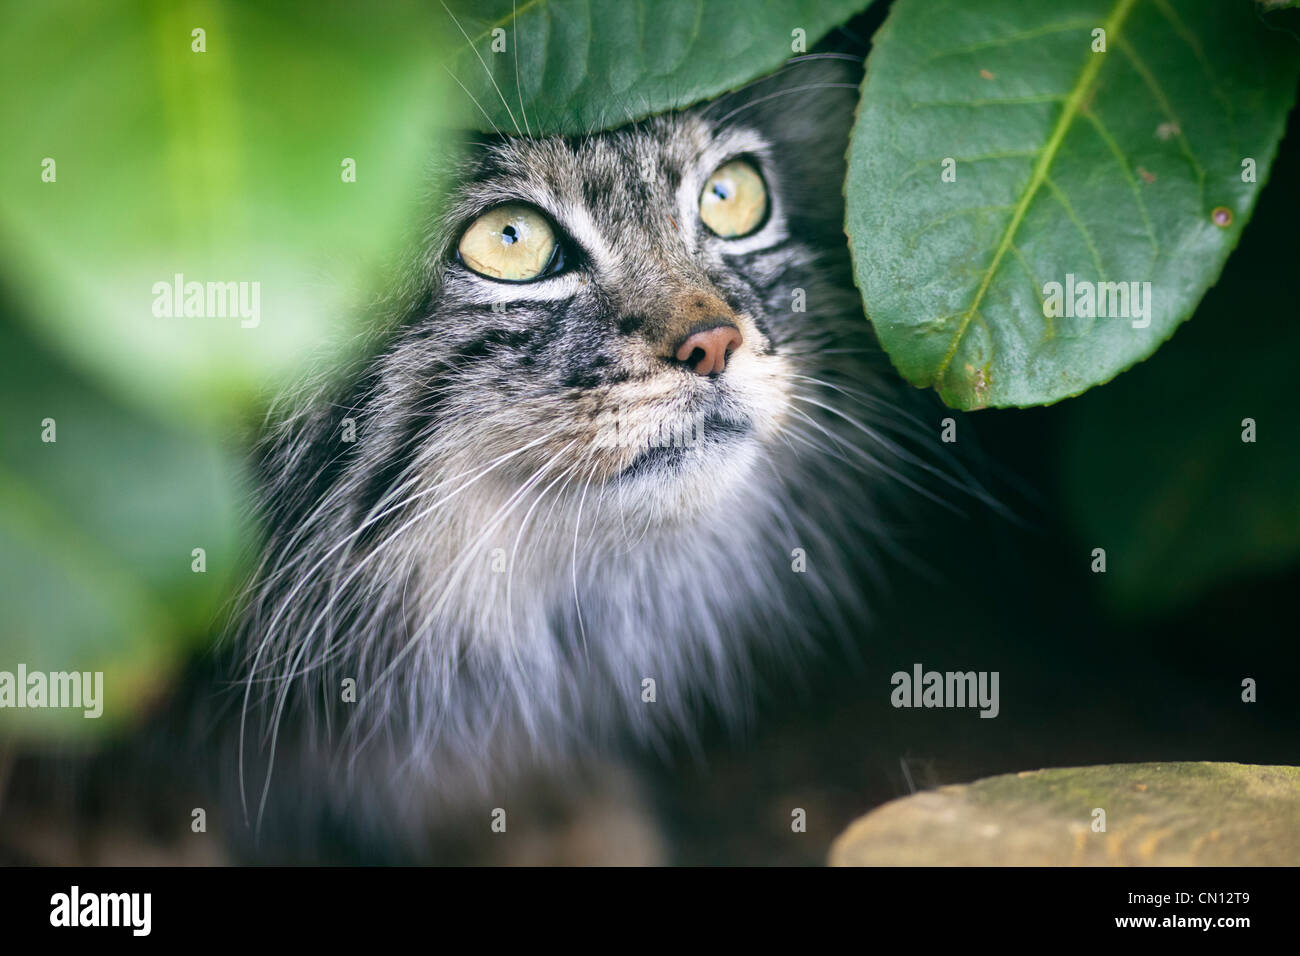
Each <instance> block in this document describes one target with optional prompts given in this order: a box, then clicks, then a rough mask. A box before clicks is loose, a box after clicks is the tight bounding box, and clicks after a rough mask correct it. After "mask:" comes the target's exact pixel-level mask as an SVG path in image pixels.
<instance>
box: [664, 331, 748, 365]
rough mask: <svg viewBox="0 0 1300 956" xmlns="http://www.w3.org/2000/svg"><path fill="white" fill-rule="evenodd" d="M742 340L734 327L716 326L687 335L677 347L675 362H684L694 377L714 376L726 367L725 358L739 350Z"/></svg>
mask: <svg viewBox="0 0 1300 956" xmlns="http://www.w3.org/2000/svg"><path fill="white" fill-rule="evenodd" d="M743 341H744V339H742V338H741V336H740V329H738V328H736V327H735V326H734V325H717V326H714V327H713V328H711V329H704V330H703V331H700V332H695V333H693V334H691V335H688V336H687V337H686V338H685V339H683V340H682V344H681V345H679V346H677V351H676V353H675V354H676V356H677V361H679V362H684V363H685V364H686V365H687V366H688V367H690V368H691V369H692V370H693V371H694V372H695V374H696V375H714V374H716V373H718V372H721V371H722V370H723V369H724V368H725V367H726V365H727V356H728V355H730V354H731V353H732V352H734V351H736V349H738V348H740V344H741V342H743Z"/></svg>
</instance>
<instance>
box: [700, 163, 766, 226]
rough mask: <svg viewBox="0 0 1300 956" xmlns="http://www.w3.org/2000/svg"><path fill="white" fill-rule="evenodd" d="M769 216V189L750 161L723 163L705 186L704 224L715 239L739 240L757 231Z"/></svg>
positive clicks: (701, 202) (703, 203) (703, 197)
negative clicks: (717, 237) (716, 237)
mask: <svg viewBox="0 0 1300 956" xmlns="http://www.w3.org/2000/svg"><path fill="white" fill-rule="evenodd" d="M766 216H767V185H766V184H765V183H764V182H763V177H762V176H761V175H760V174H759V172H758V170H757V169H755V168H754V164H753V163H751V162H749V161H748V160H746V159H743V158H742V159H733V160H732V161H731V162H728V163H723V164H722V165H721V166H719V167H718V168H717V169H716V170H714V171H713V175H712V176H710V177H709V178H708V180H707V181H705V183H704V189H703V190H702V191H701V193H700V220H701V221H702V222H703V223H704V225H705V226H706V227H708V229H709V231H711V232H712V233H713V234H714V235H715V236H719V237H721V238H723V239H738V238H740V237H742V236H748V235H749V234H751V233H753V232H755V231H757V230H758V229H759V228H760V227H761V226H762V225H763V220H764V219H765V218H766Z"/></svg>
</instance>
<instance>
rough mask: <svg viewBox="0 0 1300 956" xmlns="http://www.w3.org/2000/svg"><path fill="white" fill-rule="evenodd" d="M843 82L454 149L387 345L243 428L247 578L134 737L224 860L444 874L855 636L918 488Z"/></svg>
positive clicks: (741, 707)
mask: <svg viewBox="0 0 1300 956" xmlns="http://www.w3.org/2000/svg"><path fill="white" fill-rule="evenodd" d="M860 78H861V64H860V62H859V60H858V59H857V58H855V57H848V56H844V57H841V56H833V55H832V56H813V57H805V58H799V59H797V60H795V61H791V62H790V63H788V64H787V65H786V66H784V67H783V68H782V69H780V70H779V71H777V72H776V73H775V74H773V75H771V76H769V77H765V78H763V79H761V80H759V81H757V82H755V83H753V84H750V85H749V86H747V87H745V88H744V89H741V90H739V91H737V92H735V93H731V94H727V95H724V96H722V97H720V98H718V99H716V100H713V101H711V102H708V103H705V104H703V105H700V106H695V107H691V108H687V109H683V110H679V111H676V112H673V113H669V114H665V115H661V116H655V117H650V118H647V119H643V120H640V121H637V122H634V123H631V124H629V125H627V126H625V127H623V128H621V129H616V130H613V131H609V132H598V133H592V134H589V135H584V136H570V137H536V138H534V137H526V136H512V135H503V134H498V135H492V136H483V137H478V138H476V139H475V140H474V141H473V142H470V143H469V144H467V146H466V148H465V152H464V153H463V154H462V156H461V158H460V159H459V160H458V161H457V162H456V164H455V166H454V168H452V169H451V170H450V176H449V178H450V182H451V185H450V187H449V188H448V198H447V201H445V202H444V203H443V204H442V208H441V212H440V214H439V218H438V220H437V221H436V222H435V223H434V224H433V225H432V227H431V228H430V230H429V235H430V241H429V244H428V247H427V248H426V249H424V250H422V251H421V256H420V263H419V267H418V269H417V270H416V272H415V279H414V281H413V283H412V293H411V295H410V296H409V302H410V305H409V307H408V308H407V309H406V311H405V314H404V316H403V319H402V321H400V322H399V323H397V325H396V327H395V328H394V329H391V330H388V331H386V332H384V333H382V338H381V341H380V342H379V343H378V346H377V347H376V348H374V349H372V350H371V351H370V352H369V353H368V357H367V358H366V359H365V360H364V361H363V362H362V363H360V364H359V365H358V367H357V368H355V369H354V370H352V371H351V372H349V373H348V374H347V375H345V376H344V377H343V381H342V383H341V384H340V383H339V382H338V381H333V382H332V383H330V384H327V385H325V386H322V387H319V388H316V389H312V390H307V391H305V392H303V393H300V394H298V395H296V396H294V397H290V398H288V399H286V400H284V401H281V402H279V403H277V404H276V405H275V406H274V407H273V409H272V411H271V413H270V415H269V416H268V423H269V424H268V427H267V431H266V434H265V436H264V439H263V441H262V443H261V445H260V446H259V450H258V471H259V476H260V485H259V492H258V494H259V500H260V517H261V520H262V524H263V527H264V528H265V529H266V538H265V541H264V544H263V547H262V552H261V558H260V561H259V563H258V567H257V571H256V573H255V574H254V576H253V578H252V580H251V581H250V583H249V585H248V587H247V588H246V589H245V591H244V593H243V597H242V600H241V602H240V604H239V607H238V612H237V615H236V623H235V625H234V626H233V628H232V631H231V634H230V636H229V637H228V639H227V640H226V641H225V642H224V643H223V645H222V646H221V648H220V649H219V650H218V651H217V652H216V653H215V654H214V655H213V656H212V657H211V658H210V659H209V660H208V661H207V662H206V663H205V664H204V665H203V667H202V668H201V669H200V671H199V675H200V676H197V677H196V678H195V679H194V680H192V681H191V682H190V684H189V685H188V687H187V689H186V690H185V691H184V692H182V693H181V694H180V695H179V697H178V699H177V702H176V703H175V705H174V707H173V709H172V711H170V712H169V713H168V714H167V715H165V716H164V717H163V718H162V719H161V720H160V722H159V728H160V730H159V734H158V735H157V739H159V740H160V741H166V743H159V744H158V753H160V754H162V753H167V752H169V751H168V748H169V747H171V748H172V749H174V747H175V741H176V740H177V739H184V740H189V741H192V744H187V745H186V746H185V747H184V748H183V749H184V750H185V751H187V752H188V753H189V754H190V755H191V756H190V757H189V758H188V759H190V760H191V761H192V763H191V764H184V763H183V761H182V763H178V762H177V761H178V758H176V757H175V755H174V754H173V756H171V757H169V758H166V759H168V760H170V761H171V768H172V771H173V773H174V774H176V775H177V776H179V778H180V779H181V780H182V782H183V783H185V784H188V785H190V786H191V787H192V788H193V789H195V790H196V791H198V793H200V794H204V793H209V794H211V793H213V792H216V793H218V794H219V796H217V797H215V798H211V797H209V798H206V799H210V800H211V799H215V801H216V807H217V808H218V809H217V812H216V814H215V815H214V816H215V819H216V820H219V821H220V822H219V825H218V826H217V827H216V828H217V829H220V830H221V831H222V832H223V833H224V834H226V837H227V839H228V843H229V846H230V848H231V849H230V852H231V854H232V858H233V859H236V860H265V859H271V860H278V861H308V860H338V859H342V860H346V861H364V862H411V861H434V862H438V861H439V860H442V859H447V858H448V857H447V856H446V855H445V854H443V855H440V854H439V850H438V848H439V847H440V846H441V847H444V848H446V847H449V846H454V845H455V843H456V840H457V839H459V838H458V837H457V834H462V835H463V833H464V832H466V831H467V830H472V831H474V832H476V833H480V834H488V833H490V832H492V830H493V829H494V828H495V829H498V830H499V829H500V826H498V824H500V825H503V826H507V827H508V824H506V822H505V821H506V820H508V819H509V814H510V812H511V810H512V808H513V807H515V806H517V805H522V803H523V801H525V800H527V799H529V798H530V797H531V798H533V799H534V800H536V799H538V795H539V794H543V793H546V792H549V791H548V788H551V787H552V786H553V785H554V784H555V782H556V781H564V780H566V779H567V780H568V781H569V782H570V784H571V786H570V788H569V789H576V790H578V791H581V790H583V789H584V788H586V787H589V786H597V785H599V784H593V783H592V781H593V780H600V779H601V778H602V774H603V773H604V771H603V770H602V769H601V768H603V767H607V766H609V764H607V763H606V762H605V761H608V760H613V759H617V755H618V754H619V753H621V752H624V751H626V750H627V749H629V748H630V749H631V750H633V751H640V750H645V749H647V748H650V749H653V748H655V747H659V746H663V745H664V744H665V742H666V741H669V740H671V739H673V738H674V737H679V736H682V735H685V736H687V737H689V735H690V734H691V733H692V728H693V727H694V726H695V724H696V722H697V721H698V720H699V719H700V718H701V716H702V715H703V714H705V713H712V714H715V715H717V716H720V717H721V718H722V719H723V720H724V721H731V722H741V723H743V721H744V720H745V718H746V715H747V713H748V712H749V710H750V708H751V706H752V699H753V690H754V683H755V671H756V669H759V668H762V667H764V666H768V667H775V668H777V669H782V670H783V669H787V668H789V667H791V666H794V665H795V664H796V663H797V661H798V660H799V659H800V657H801V656H803V655H806V654H807V653H809V652H811V650H812V648H813V647H814V645H815V643H816V636H817V634H818V633H819V632H832V633H839V634H841V635H844V634H852V633H854V631H855V630H856V629H859V628H860V621H861V619H862V615H863V614H864V613H865V607H864V603H863V594H862V591H863V583H862V568H863V566H864V565H865V566H869V565H871V563H872V562H873V561H874V555H875V554H876V553H877V552H878V551H880V550H881V549H882V547H883V545H881V543H880V541H879V539H880V537H881V536H880V535H879V533H878V527H879V525H878V515H879V507H880V505H881V503H882V501H883V499H884V498H885V497H886V496H887V495H888V494H889V493H890V491H889V488H890V486H891V485H893V486H897V485H898V484H899V482H897V481H895V479H897V478H902V479H903V480H904V483H907V479H906V475H905V474H904V472H905V471H906V470H908V469H909V468H910V467H911V466H912V464H913V463H914V462H915V458H914V456H913V455H912V454H911V453H910V452H908V451H907V450H906V449H905V447H904V446H903V445H902V444H901V439H898V438H897V437H896V436H897V433H899V432H900V431H902V430H903V429H902V427H901V423H902V421H903V417H902V416H904V415H905V414H906V413H905V411H903V410H902V409H901V406H902V404H903V402H904V399H903V396H902V391H903V389H902V387H901V385H900V383H899V382H898V380H897V378H896V376H895V375H893V373H892V372H891V371H890V370H889V369H888V366H887V363H886V362H885V361H884V360H883V359H882V357H881V353H880V351H879V349H878V347H877V345H876V343H875V340H874V338H873V336H872V333H871V330H870V326H869V323H868V321H867V319H866V318H865V316H864V315H863V309H862V304H861V299H860V296H859V294H858V292H857V290H856V289H855V288H854V284H853V280H852V270H851V264H850V261H849V253H848V249H847V245H846V241H845V236H844V232H843V195H842V188H841V183H843V182H844V173H845V165H844V164H845V160H844V156H845V151H846V148H847V142H848V134H849V129H850V126H851V123H852V119H853V114H854V109H855V105H856V98H857V87H858V82H859V81H860ZM181 712H184V713H185V714H186V715H187V716H186V717H185V718H184V721H182V720H181V719H180V718H178V717H176V716H175V715H176V714H177V713H181ZM182 723H184V724H185V726H186V727H188V730H187V731H183V730H182V726H181V725H182ZM186 733H188V734H189V736H188V737H186V736H185V734H186ZM133 746H136V747H137V750H138V747H139V745H133ZM133 756H134V757H137V758H138V757H139V754H138V752H137V753H135V754H133ZM181 766H185V767H186V769H184V770H180V769H179V768H180V767H181ZM209 778H210V779H209ZM584 781H585V782H584ZM605 782H607V781H605ZM563 789H564V788H563V787H562V786H561V787H560V790H563ZM621 792H627V791H626V790H624V791H621ZM196 799H205V798H204V797H202V796H200V797H196ZM543 802H544V801H543ZM507 832H509V831H508V829H507Z"/></svg>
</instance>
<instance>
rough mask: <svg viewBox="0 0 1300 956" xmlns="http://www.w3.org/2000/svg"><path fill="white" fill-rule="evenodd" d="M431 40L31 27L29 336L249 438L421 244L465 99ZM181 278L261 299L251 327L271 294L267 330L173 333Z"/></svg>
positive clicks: (141, 393) (272, 21) (411, 33)
mask: <svg viewBox="0 0 1300 956" xmlns="http://www.w3.org/2000/svg"><path fill="white" fill-rule="evenodd" d="M431 18H432V11H431V9H430V8H429V5H428V4H427V3H415V2H413V0H403V2H398V3H392V4H380V5H368V4H367V5H356V6H353V5H348V4H324V5H320V4H311V5H303V6H299V7H295V6H293V5H284V4H259V3H252V2H247V3H244V2H241V3H220V2H215V0H197V2H194V3H187V4H184V5H177V4H174V3H170V2H165V0H158V2H130V3H123V4H105V3H100V2H97V0H51V2H48V3H36V4H20V5H17V6H15V7H14V8H13V9H12V10H9V11H8V12H7V14H6V21H5V39H6V44H5V57H4V59H3V65H0V71H2V75H0V79H2V80H3V87H4V89H5V95H4V96H3V97H2V98H0V133H2V136H3V140H4V144H5V148H4V150H3V151H2V153H0V179H2V180H3V182H4V183H5V187H4V190H3V191H0V269H3V274H4V281H5V283H6V285H7V286H8V287H9V288H10V289H12V290H14V293H15V296H16V298H17V299H18V300H19V304H20V306H21V307H22V308H21V314H22V315H24V316H25V317H28V318H30V320H31V321H32V328H33V329H34V330H35V331H36V332H37V333H38V335H39V336H40V337H41V338H42V339H43V341H44V342H45V343H46V344H47V345H50V346H53V347H54V348H56V349H57V350H58V351H60V352H62V353H63V354H65V355H67V356H69V357H70V358H72V359H73V361H74V362H75V363H76V365H77V366H78V367H80V368H82V369H84V370H88V371H89V372H91V373H92V374H93V375H94V376H96V377H97V378H98V379H99V381H101V382H102V383H105V384H107V385H109V386H110V387H111V388H112V389H113V390H114V391H116V392H117V393H119V394H122V395H124V396H127V397H129V398H130V399H132V400H135V401H136V402H137V404H142V405H148V406H150V407H152V408H153V409H154V410H157V411H161V412H163V413H164V414H167V415H169V416H172V417H173V418H175V419H176V420H190V421H194V420H199V421H212V422H220V421H222V420H228V419H229V417H230V416H231V414H232V413H237V412H240V411H243V410H245V409H246V408H247V407H248V406H249V405H250V404H252V403H253V402H254V401H255V392H257V391H258V390H260V389H263V388H273V387H275V386H276V385H278V384H279V383H281V382H283V381H285V380H288V379H292V378H293V377H295V376H297V375H298V374H299V373H300V372H301V371H302V369H303V367H304V366H305V365H306V363H308V362H310V361H313V360H314V359H315V358H317V357H318V356H317V353H318V352H320V351H321V350H323V349H324V348H325V347H326V346H329V345H333V344H335V343H336V342H338V341H339V340H342V339H349V338H351V337H352V336H353V335H354V333H355V323H356V322H357V317H358V313H359V312H360V311H361V310H360V309H359V308H358V306H360V305H363V304H369V302H370V301H371V300H372V299H373V298H375V296H376V293H377V292H378V291H380V290H381V289H382V285H381V282H382V271H383V269H384V268H385V266H386V265H388V264H389V263H390V262H391V261H396V260H397V259H398V258H399V257H400V256H401V255H402V254H403V253H404V250H406V249H407V248H408V247H409V246H410V245H411V243H410V238H411V235H412V233H413V230H414V228H415V226H416V225H417V215H416V213H417V210H419V208H420V199H421V197H422V194H423V192H424V191H425V188H426V183H425V177H426V169H425V167H426V164H427V162H428V157H429V142H430V138H431V136H430V134H431V131H432V129H433V127H434V124H435V123H437V122H438V121H439V120H440V117H441V116H442V115H443V109H442V107H441V104H443V103H445V102H446V100H447V97H446V96H445V95H444V90H443V86H444V85H445V84H449V83H450V80H449V79H448V78H447V77H446V75H445V73H444V71H443V70H442V69H441V68H440V66H439V64H440V63H442V62H443V56H442V54H441V52H440V48H439V46H438V43H437V40H438V35H439V34H438V31H437V29H436V28H435V27H434V26H433V25H432V23H431ZM195 30H203V31H205V32H204V34H203V36H202V41H203V46H204V48H205V49H204V51H203V52H198V51H196V50H195V49H194V47H195V46H196V43H197V41H196V38H195V36H194V34H193V31H195ZM345 159H351V160H355V163H356V181H355V182H345V181H344V177H343V172H344V170H343V162H344V160H345ZM47 160H50V161H52V162H53V167H52V171H53V174H54V181H46V178H45V176H44V174H46V173H47V166H48V164H47V162H46V161H47ZM177 274H181V275H183V276H184V279H185V281H186V282H200V283H205V284H206V283H209V282H212V283H217V282H220V283H225V282H243V283H248V285H247V286H245V289H246V290H247V291H248V294H249V299H248V304H249V305H250V306H251V304H252V302H251V295H252V289H253V286H252V283H257V284H258V286H257V288H258V295H259V300H260V301H259V308H258V318H257V324H256V325H255V327H254V326H249V327H246V326H245V320H244V318H243V317H242V316H241V315H238V314H235V315H233V316H232V315H230V314H229V313H230V312H233V311H234V310H231V309H229V308H227V310H226V311H227V313H228V314H227V315H225V316H222V315H212V314H207V315H204V316H203V317H197V316H191V317H172V318H164V317H159V316H158V315H156V314H155V312H154V305H155V301H156V299H157V293H156V292H155V291H154V286H155V284H156V283H160V282H161V283H169V282H173V281H174V276H175V275H177ZM205 308H206V306H205ZM212 311H221V310H220V309H219V308H218V309H213V310H212ZM249 311H250V312H251V308H250V310H249ZM248 321H249V322H250V323H251V321H252V319H249V320H248Z"/></svg>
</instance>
